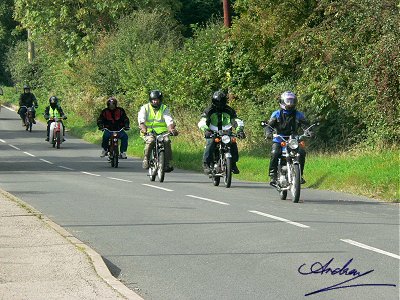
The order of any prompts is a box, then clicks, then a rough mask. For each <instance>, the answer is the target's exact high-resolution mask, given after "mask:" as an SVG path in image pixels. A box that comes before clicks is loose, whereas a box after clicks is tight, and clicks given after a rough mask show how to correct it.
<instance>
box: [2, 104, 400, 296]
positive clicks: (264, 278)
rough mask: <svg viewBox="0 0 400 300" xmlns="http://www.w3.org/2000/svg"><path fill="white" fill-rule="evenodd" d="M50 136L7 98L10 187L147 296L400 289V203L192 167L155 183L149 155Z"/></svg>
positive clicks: (5, 168) (5, 185)
mask: <svg viewBox="0 0 400 300" xmlns="http://www.w3.org/2000/svg"><path fill="white" fill-rule="evenodd" d="M131 117H132V118H134V116H131ZM45 135H46V134H45V125H44V124H39V123H38V124H37V125H35V126H34V128H33V131H32V132H31V133H30V132H27V131H25V129H24V128H23V127H22V126H21V121H20V120H19V118H18V115H17V114H16V112H15V111H11V110H9V109H6V108H4V107H3V108H2V110H1V112H0V187H1V188H2V189H4V190H6V191H8V192H9V193H12V194H14V195H16V196H17V197H19V198H21V199H22V200H23V201H25V202H27V203H29V204H30V205H31V206H33V207H35V208H36V209H38V210H39V211H41V212H42V213H43V214H45V215H47V216H48V217H49V218H51V219H52V220H53V221H54V222H56V223H57V224H59V225H61V226H62V227H64V228H65V229H66V230H68V231H69V232H71V233H72V234H73V235H75V236H76V237H77V238H78V239H80V240H81V241H83V242H85V243H86V244H88V245H89V246H90V247H92V248H93V249H95V250H96V251H97V252H98V253H99V254H100V255H102V257H103V259H104V261H105V262H106V264H107V265H108V267H109V268H110V270H111V272H112V273H113V275H114V276H115V277H117V278H118V279H120V280H121V281H122V282H123V283H124V284H125V285H126V286H128V287H129V288H130V289H132V290H135V291H136V292H137V293H138V294H140V295H141V296H142V297H143V298H144V299H160V300H167V299H173V300H178V299H184V300H187V299H207V300H208V299H218V300H221V299H345V298H351V299H363V300H365V299H399V269H400V268H399V262H400V255H399V205H398V204H389V203H381V202H378V201H375V200H372V199H368V198H364V197H357V196H353V195H349V194H344V193H336V192H329V191H318V190H312V189H303V190H302V194H301V199H302V200H303V201H304V202H303V203H298V204H295V203H292V202H291V201H290V200H286V201H282V200H279V197H278V194H277V192H276V191H275V190H274V189H272V188H271V187H269V186H267V184H265V183H264V184H260V183H252V182H242V181H235V180H234V181H233V182H232V187H231V188H229V189H226V188H225V187H223V186H220V187H214V186H213V185H212V183H211V181H210V180H209V179H208V178H207V177H206V176H204V175H202V174H199V173H194V172H190V171H184V170H176V171H174V172H172V173H169V174H166V178H165V182H163V183H159V182H157V181H156V182H150V181H149V179H148V177H147V176H146V172H145V171H144V170H143V169H141V160H140V159H137V158H131V157H129V158H128V159H127V160H122V161H121V162H120V166H119V168H117V169H115V168H111V167H110V164H109V163H108V162H107V160H106V159H105V158H100V157H99V154H100V146H99V145H92V144H89V143H87V142H85V141H83V140H81V139H77V138H74V137H71V136H68V135H67V142H65V143H63V144H62V145H61V149H59V150H57V149H54V148H52V147H51V145H50V144H49V143H47V142H45V141H44V138H45ZM239 166H240V163H239ZM260 172H265V170H260Z"/></svg>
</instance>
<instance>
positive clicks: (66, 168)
mask: <svg viewBox="0 0 400 300" xmlns="http://www.w3.org/2000/svg"><path fill="white" fill-rule="evenodd" d="M58 167H59V168H62V169H65V170H70V171H73V170H74V169H71V168H68V167H64V166H58Z"/></svg>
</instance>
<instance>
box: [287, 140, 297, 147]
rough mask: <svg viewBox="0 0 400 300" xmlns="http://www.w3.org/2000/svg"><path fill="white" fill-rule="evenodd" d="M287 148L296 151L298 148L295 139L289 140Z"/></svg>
mask: <svg viewBox="0 0 400 300" xmlns="http://www.w3.org/2000/svg"><path fill="white" fill-rule="evenodd" d="M288 146H289V148H290V149H297V148H298V147H299V142H298V141H297V140H296V139H291V140H290V141H289V145H288Z"/></svg>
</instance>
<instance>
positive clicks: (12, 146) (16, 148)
mask: <svg viewBox="0 0 400 300" xmlns="http://www.w3.org/2000/svg"><path fill="white" fill-rule="evenodd" d="M8 146H10V147H11V148H14V149H15V150H21V149H19V148H18V147H16V146H14V145H11V144H9V145H8Z"/></svg>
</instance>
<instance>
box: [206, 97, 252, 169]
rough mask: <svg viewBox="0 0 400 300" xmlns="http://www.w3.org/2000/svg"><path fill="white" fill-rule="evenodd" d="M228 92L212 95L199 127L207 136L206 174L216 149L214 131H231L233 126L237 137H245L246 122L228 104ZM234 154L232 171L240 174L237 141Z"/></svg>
mask: <svg viewBox="0 0 400 300" xmlns="http://www.w3.org/2000/svg"><path fill="white" fill-rule="evenodd" d="M226 103H227V96H226V94H225V93H224V92H223V91H221V90H219V91H216V92H214V94H213V95H212V102H211V106H209V107H208V108H206V109H205V110H204V112H203V114H202V115H201V119H200V122H199V123H198V127H199V128H200V130H202V131H203V132H204V137H205V138H206V142H207V143H206V147H205V149H204V153H203V169H204V173H205V174H210V172H211V169H210V164H211V163H212V159H213V153H214V149H215V142H214V139H213V138H212V134H213V132H214V131H218V130H228V131H231V130H232V127H234V128H235V129H236V132H237V137H238V138H240V139H244V138H245V137H246V135H245V134H244V131H243V130H244V123H243V121H242V120H241V119H239V118H238V117H237V115H236V111H235V110H234V109H233V108H231V107H230V106H228V105H227V104H226ZM231 154H232V162H233V164H232V172H233V173H234V174H239V172H240V171H239V169H238V167H237V165H236V163H237V162H238V161H239V151H238V148H237V144H236V143H232V145H231Z"/></svg>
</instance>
